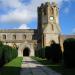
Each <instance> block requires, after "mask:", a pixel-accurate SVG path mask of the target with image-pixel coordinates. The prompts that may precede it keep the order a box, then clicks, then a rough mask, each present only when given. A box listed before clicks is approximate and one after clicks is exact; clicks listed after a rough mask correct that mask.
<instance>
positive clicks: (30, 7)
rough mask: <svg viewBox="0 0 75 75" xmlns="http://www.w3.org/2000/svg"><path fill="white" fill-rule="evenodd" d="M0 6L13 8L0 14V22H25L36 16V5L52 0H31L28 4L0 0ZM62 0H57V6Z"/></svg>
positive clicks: (18, 1)
mask: <svg viewBox="0 0 75 75" xmlns="http://www.w3.org/2000/svg"><path fill="white" fill-rule="evenodd" d="M0 1H1V3H0V6H2V5H3V6H5V7H10V8H15V9H14V10H13V11H9V13H7V14H3V15H1V16H0V22H3V23H4V22H5V23H6V22H7V23H9V22H10V23H15V22H20V23H22V24H23V23H27V22H29V21H31V20H32V19H35V18H37V7H38V6H40V5H41V3H44V2H47V1H50V2H52V1H53V0H39V1H38V0H31V2H30V3H29V4H26V5H25V4H23V3H22V2H21V1H20V0H0ZM63 1H64V0H57V3H58V6H60V5H61V4H62V2H63ZM66 1H69V0H66Z"/></svg>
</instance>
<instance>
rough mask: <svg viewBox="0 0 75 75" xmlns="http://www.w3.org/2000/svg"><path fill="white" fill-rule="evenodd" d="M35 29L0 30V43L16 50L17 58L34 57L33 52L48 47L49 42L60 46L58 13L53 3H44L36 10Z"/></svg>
mask: <svg viewBox="0 0 75 75" xmlns="http://www.w3.org/2000/svg"><path fill="white" fill-rule="evenodd" d="M37 15H38V26H37V29H7V30H0V41H2V42H3V43H4V44H5V45H9V46H12V47H17V48H18V56H34V55H35V50H38V49H40V48H43V47H45V46H50V44H51V41H55V43H59V44H60V45H61V46H62V38H61V28H60V24H59V16H58V15H59V12H58V7H57V4H56V3H55V2H53V3H51V4H50V3H49V2H46V3H44V4H41V5H40V6H39V7H38V8H37Z"/></svg>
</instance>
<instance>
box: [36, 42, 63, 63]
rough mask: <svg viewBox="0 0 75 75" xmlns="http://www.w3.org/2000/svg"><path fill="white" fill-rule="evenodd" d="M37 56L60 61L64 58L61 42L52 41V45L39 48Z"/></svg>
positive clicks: (54, 61)
mask: <svg viewBox="0 0 75 75" xmlns="http://www.w3.org/2000/svg"><path fill="white" fill-rule="evenodd" d="M36 53H37V55H36V56H37V57H41V58H47V60H51V61H52V62H53V63H59V62H60V61H61V59H62V51H61V47H60V45H59V44H56V43H54V42H52V44H51V46H47V47H45V48H41V49H39V50H37V52H36Z"/></svg>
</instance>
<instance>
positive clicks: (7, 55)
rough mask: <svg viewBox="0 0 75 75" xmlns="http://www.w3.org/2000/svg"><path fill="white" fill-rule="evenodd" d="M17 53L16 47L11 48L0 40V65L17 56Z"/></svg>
mask: <svg viewBox="0 0 75 75" xmlns="http://www.w3.org/2000/svg"><path fill="white" fill-rule="evenodd" d="M17 55H18V52H17V49H15V48H12V47H10V46H8V45H3V43H2V42H0V66H2V65H4V64H5V63H8V62H9V61H11V60H12V59H14V58H15V57H17Z"/></svg>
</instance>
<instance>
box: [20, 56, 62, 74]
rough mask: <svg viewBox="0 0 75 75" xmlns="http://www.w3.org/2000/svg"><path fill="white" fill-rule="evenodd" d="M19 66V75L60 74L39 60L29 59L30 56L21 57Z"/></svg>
mask: <svg viewBox="0 0 75 75" xmlns="http://www.w3.org/2000/svg"><path fill="white" fill-rule="evenodd" d="M21 67H22V69H21V72H20V75H61V74H59V73H56V72H55V71H53V70H52V69H49V68H47V67H45V66H44V65H41V64H40V63H39V62H37V61H35V60H33V59H31V58H30V57H24V58H23V61H22V66H21Z"/></svg>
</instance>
